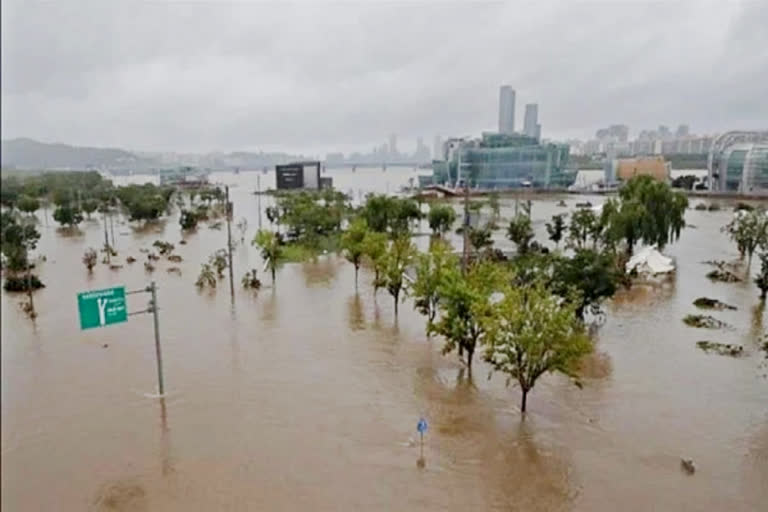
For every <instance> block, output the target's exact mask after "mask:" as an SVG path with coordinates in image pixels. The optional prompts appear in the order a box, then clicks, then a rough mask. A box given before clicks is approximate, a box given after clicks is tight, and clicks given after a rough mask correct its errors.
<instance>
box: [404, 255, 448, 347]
mask: <svg viewBox="0 0 768 512" xmlns="http://www.w3.org/2000/svg"><path fill="white" fill-rule="evenodd" d="M458 264H459V261H458V258H457V257H456V256H455V255H454V254H453V251H452V250H451V246H450V244H448V243H447V242H443V241H440V240H437V241H435V242H434V243H433V244H432V245H431V246H430V248H429V252H427V253H419V254H418V255H417V256H416V279H415V280H414V282H413V285H412V286H411V295H413V298H414V305H415V307H416V310H417V311H418V312H419V313H421V314H422V315H425V316H426V317H427V333H429V326H430V325H432V322H434V320H435V316H436V315H437V310H438V306H439V304H440V293H439V290H440V284H441V283H442V281H443V279H444V278H445V274H446V272H448V271H450V269H454V268H457V267H458Z"/></svg>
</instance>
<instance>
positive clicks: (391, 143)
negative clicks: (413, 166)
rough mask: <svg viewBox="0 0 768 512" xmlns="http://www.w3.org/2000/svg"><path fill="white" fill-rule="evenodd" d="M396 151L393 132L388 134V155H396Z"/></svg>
mask: <svg viewBox="0 0 768 512" xmlns="http://www.w3.org/2000/svg"><path fill="white" fill-rule="evenodd" d="M397 155H398V153H397V135H396V134H394V133H390V134H389V156H391V157H393V158H394V157H396V156H397Z"/></svg>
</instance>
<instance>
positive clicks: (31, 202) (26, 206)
mask: <svg viewBox="0 0 768 512" xmlns="http://www.w3.org/2000/svg"><path fill="white" fill-rule="evenodd" d="M16 207H17V208H18V209H19V210H21V211H22V212H24V213H27V214H29V215H31V214H33V213H35V212H36V211H37V210H39V209H40V201H39V200H38V199H37V198H36V197H31V196H27V195H24V196H21V197H19V199H18V201H17V202H16Z"/></svg>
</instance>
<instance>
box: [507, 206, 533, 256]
mask: <svg viewBox="0 0 768 512" xmlns="http://www.w3.org/2000/svg"><path fill="white" fill-rule="evenodd" d="M507 238H509V239H510V240H512V242H514V243H515V245H517V252H518V253H519V254H526V253H527V252H528V249H529V248H530V244H531V240H533V226H532V225H531V218H530V217H529V216H528V215H525V214H518V215H516V216H515V218H514V219H512V220H511V221H510V223H509V227H508V228H507Z"/></svg>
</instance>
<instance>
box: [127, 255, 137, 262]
mask: <svg viewBox="0 0 768 512" xmlns="http://www.w3.org/2000/svg"><path fill="white" fill-rule="evenodd" d="M125 262H126V263H136V258H134V257H133V256H128V257H127V258H125Z"/></svg>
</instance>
